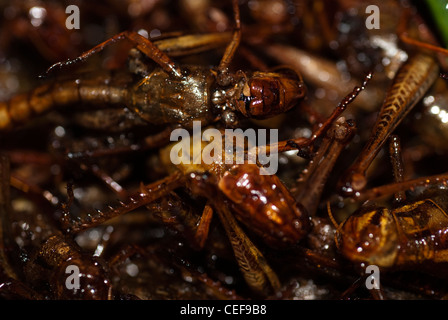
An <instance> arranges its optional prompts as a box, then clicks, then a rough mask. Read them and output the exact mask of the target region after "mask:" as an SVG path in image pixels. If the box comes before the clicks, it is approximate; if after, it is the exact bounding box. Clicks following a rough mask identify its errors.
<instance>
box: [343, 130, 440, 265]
mask: <svg viewBox="0 0 448 320" xmlns="http://www.w3.org/2000/svg"><path fill="white" fill-rule="evenodd" d="M390 149H391V150H392V151H393V153H392V155H393V157H392V163H393V165H394V167H395V168H394V173H395V176H396V178H395V180H396V183H395V184H394V185H391V186H389V187H387V190H390V191H393V192H395V193H396V195H395V202H396V205H395V206H394V207H393V208H391V209H389V208H385V207H377V206H372V205H365V206H363V207H361V208H360V209H359V210H357V211H356V212H355V213H354V214H353V215H351V216H350V217H349V218H347V220H345V221H344V222H343V223H342V224H341V225H340V226H339V227H338V230H337V236H336V242H337V245H338V248H339V250H340V252H341V254H342V255H344V256H345V257H346V258H348V259H349V260H351V261H353V262H355V263H364V264H367V265H377V266H378V267H380V268H385V269H393V268H395V269H397V268H408V269H409V268H416V269H420V270H425V267H427V266H428V265H433V264H434V263H435V264H437V263H445V262H447V260H446V250H447V243H448V242H447V241H448V239H447V228H448V215H447V210H448V207H447V205H446V204H447V197H446V190H445V188H446V187H444V186H443V184H442V186H440V187H438V188H437V187H436V188H433V189H431V188H429V189H428V190H427V191H426V192H425V193H423V194H422V196H420V197H419V198H420V199H417V200H414V201H408V202H406V201H404V199H403V195H402V192H403V191H404V190H406V189H405V188H404V187H406V186H407V187H408V188H409V187H415V186H417V185H418V184H423V183H425V184H426V185H431V184H432V183H435V182H437V179H436V177H431V178H428V177H425V178H420V179H416V180H414V181H408V183H407V184H404V183H403V182H401V181H400V180H402V169H400V166H401V165H400V161H397V159H399V156H398V155H397V153H398V152H399V150H400V147H399V140H398V139H397V137H393V139H392V140H391V148H390ZM394 154H395V155H394ZM438 179H439V180H440V181H439V182H443V181H446V175H440V176H439V177H438ZM378 189H381V187H379V188H378Z"/></svg>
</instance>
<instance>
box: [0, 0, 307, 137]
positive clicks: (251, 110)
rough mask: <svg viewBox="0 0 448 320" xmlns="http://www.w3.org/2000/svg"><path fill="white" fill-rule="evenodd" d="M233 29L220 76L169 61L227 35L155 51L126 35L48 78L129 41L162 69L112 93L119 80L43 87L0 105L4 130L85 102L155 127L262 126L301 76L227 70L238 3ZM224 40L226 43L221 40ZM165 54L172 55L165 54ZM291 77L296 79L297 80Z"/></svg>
mask: <svg viewBox="0 0 448 320" xmlns="http://www.w3.org/2000/svg"><path fill="white" fill-rule="evenodd" d="M233 9H234V13H235V22H236V27H235V31H234V32H233V35H232V36H231V41H230V43H229V44H228V46H227V48H226V50H225V53H224V55H223V57H222V59H221V62H220V64H219V66H218V67H217V70H213V69H210V68H208V67H204V66H179V65H178V64H177V63H175V62H173V61H172V60H171V58H170V57H169V55H176V54H177V55H179V54H180V55H182V54H185V53H191V52H198V51H201V50H202V51H203V50H206V49H210V48H215V47H218V46H220V45H222V43H223V41H224V40H226V39H228V37H229V34H228V33H225V34H222V35H221V34H210V35H204V36H195V37H191V36H184V37H181V38H178V39H176V41H174V42H173V39H167V40H166V41H165V42H164V41H163V40H160V42H159V43H158V44H157V43H153V42H152V41H151V40H148V39H146V38H145V37H143V36H141V35H139V34H138V33H136V32H128V31H125V32H122V33H119V34H117V35H116V36H114V37H112V38H111V39H109V40H107V41H105V42H103V43H101V44H99V45H97V46H96V47H94V48H93V49H91V50H89V51H87V52H85V53H84V54H82V55H81V56H80V57H78V58H76V59H73V60H69V61H66V62H62V63H57V64H55V65H53V66H52V67H51V68H50V69H49V71H51V70H53V69H55V68H59V67H62V66H66V65H70V64H73V63H75V62H77V61H84V60H85V59H87V58H88V57H89V56H91V55H92V54H94V53H96V52H99V51H101V50H103V49H104V48H105V47H106V46H107V45H109V44H112V43H114V42H116V41H119V40H122V39H127V40H129V41H131V42H132V43H133V44H134V45H135V46H136V49H138V50H139V51H140V52H141V53H143V54H144V55H145V56H146V57H148V58H149V59H151V60H152V61H154V62H155V63H156V64H157V65H158V66H159V68H153V69H152V70H149V69H150V68H148V67H147V66H146V67H144V68H143V69H146V70H144V71H143V74H144V76H143V77H140V79H138V80H137V81H135V82H131V83H127V84H125V85H124V86H123V84H121V86H120V85H115V84H114V83H116V80H115V79H114V77H112V76H111V77H106V78H103V79H101V80H95V79H86V78H83V77H78V78H75V79H69V80H64V81H57V82H56V81H55V82H52V83H47V84H44V85H42V86H39V87H37V88H35V89H34V90H32V91H31V92H29V93H27V94H22V95H17V96H15V97H13V98H12V99H11V100H9V101H7V102H2V103H0V130H1V131H4V130H9V129H12V128H14V127H16V126H17V125H19V124H22V123H25V122H27V121H28V120H29V119H30V118H31V117H32V116H33V115H40V114H42V113H44V112H47V111H49V110H52V109H53V108H54V107H56V106H66V105H70V104H73V103H79V102H85V103H92V104H107V105H115V106H117V105H118V106H123V105H124V106H127V108H128V109H130V110H132V111H134V112H135V113H136V114H138V115H139V116H140V117H141V119H143V120H145V121H146V122H148V123H152V124H182V125H184V126H186V127H189V126H191V123H192V121H194V120H198V121H201V122H202V124H203V125H206V124H209V123H211V122H213V121H215V120H217V119H219V118H221V119H223V120H224V122H225V123H227V124H228V125H233V126H235V124H236V117H235V116H234V114H233V112H236V111H237V112H239V113H241V114H242V115H244V116H245V117H250V118H265V117H270V116H273V115H276V114H279V113H283V112H285V111H287V110H289V109H291V108H292V107H294V106H295V105H297V103H298V102H299V100H300V99H301V98H302V97H303V96H304V95H305V86H304V84H303V82H302V80H301V78H300V76H298V75H296V74H294V75H292V74H291V73H290V74H288V73H279V72H254V73H246V72H243V71H238V72H236V73H231V72H230V71H229V69H228V67H229V65H230V62H231V60H232V58H233V56H234V54H235V52H236V49H237V48H238V45H239V43H240V39H241V29H240V18H239V8H238V4H237V1H233ZM223 39H224V40H223ZM166 52H168V54H167V53H166ZM293 73H294V72H293Z"/></svg>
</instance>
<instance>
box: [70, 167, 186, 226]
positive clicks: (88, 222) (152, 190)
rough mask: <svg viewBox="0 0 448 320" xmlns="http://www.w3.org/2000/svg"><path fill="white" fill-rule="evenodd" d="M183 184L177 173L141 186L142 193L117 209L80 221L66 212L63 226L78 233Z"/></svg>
mask: <svg viewBox="0 0 448 320" xmlns="http://www.w3.org/2000/svg"><path fill="white" fill-rule="evenodd" d="M182 182H183V179H182V175H181V173H180V172H178V171H176V172H174V173H173V174H171V175H169V176H168V177H166V178H164V179H161V180H158V181H156V182H153V183H151V184H148V185H143V186H141V188H140V189H141V192H139V193H137V194H134V195H131V196H130V197H129V198H128V199H127V200H126V201H120V202H119V206H118V207H116V208H114V207H111V206H108V208H107V209H106V210H104V211H101V210H97V212H96V213H94V214H87V216H86V217H82V218H78V219H73V218H71V217H70V215H69V212H68V211H67V210H65V212H64V215H63V218H62V225H63V227H64V229H66V230H67V231H68V232H71V233H78V232H80V231H82V230H85V229H87V228H91V227H95V226H98V225H100V224H102V223H104V222H106V221H108V220H110V219H112V218H114V217H117V216H120V215H122V214H125V213H127V212H130V211H132V210H134V209H137V208H139V207H141V206H144V205H146V204H148V203H150V202H152V201H154V200H156V199H159V198H161V197H163V196H165V195H167V194H168V193H169V192H171V191H172V190H174V189H176V188H178V187H180V186H181V185H182Z"/></svg>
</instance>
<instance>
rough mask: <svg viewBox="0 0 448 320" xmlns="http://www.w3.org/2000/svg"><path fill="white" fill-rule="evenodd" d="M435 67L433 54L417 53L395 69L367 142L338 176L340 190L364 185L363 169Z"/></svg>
mask: <svg viewBox="0 0 448 320" xmlns="http://www.w3.org/2000/svg"><path fill="white" fill-rule="evenodd" d="M438 70H439V68H438V66H437V64H436V61H435V60H434V58H433V57H431V56H429V55H426V54H417V55H415V56H413V57H412V58H411V59H410V60H409V61H408V62H407V63H406V64H404V65H403V66H402V68H401V69H400V70H399V71H398V73H397V75H396V76H395V79H394V82H393V84H392V85H391V87H390V89H389V91H388V93H387V96H386V98H385V100H384V103H383V105H382V107H381V111H380V113H379V115H378V118H377V120H376V123H375V126H374V128H373V130H372V133H371V136H370V138H369V140H368V142H367V144H366V145H365V147H364V149H363V150H362V151H361V153H360V154H359V156H358V158H357V159H356V161H355V162H354V163H353V164H352V165H351V167H350V168H349V169H348V170H347V173H346V174H345V175H344V177H342V179H341V182H340V188H341V192H342V193H344V194H345V195H353V194H355V193H356V192H359V191H360V190H363V189H364V188H365V186H366V183H367V179H366V177H365V175H366V171H367V169H368V168H369V166H370V164H371V163H372V161H373V159H374V158H375V157H376V155H377V154H378V152H379V151H380V149H381V147H382V146H383V144H384V143H385V141H386V140H387V138H388V137H389V135H390V134H391V133H392V132H393V131H394V130H395V128H396V127H397V126H398V124H399V123H400V122H401V121H402V119H403V118H404V117H405V116H406V115H407V114H408V113H409V111H410V110H411V109H412V108H413V107H414V106H415V105H416V104H417V102H418V101H419V100H420V99H421V98H422V97H423V95H424V94H425V92H426V91H427V90H428V89H429V87H430V86H431V85H432V84H433V83H434V81H435V80H436V79H437V77H438V74H439V71H438Z"/></svg>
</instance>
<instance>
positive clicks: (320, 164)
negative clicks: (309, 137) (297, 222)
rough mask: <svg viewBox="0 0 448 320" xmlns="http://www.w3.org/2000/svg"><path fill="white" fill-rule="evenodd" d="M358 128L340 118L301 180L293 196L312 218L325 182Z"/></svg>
mask: <svg viewBox="0 0 448 320" xmlns="http://www.w3.org/2000/svg"><path fill="white" fill-rule="evenodd" d="M355 131H356V128H355V127H354V124H352V123H349V122H347V121H345V119H344V118H339V119H338V120H337V121H336V122H335V123H334V124H333V127H332V128H330V130H329V131H328V133H327V136H326V137H325V138H324V140H323V141H322V143H321V145H320V147H319V149H318V150H317V152H316V155H315V156H314V158H313V159H312V160H311V161H310V163H309V165H308V168H307V170H305V171H304V172H305V173H304V174H303V176H302V177H301V179H300V180H299V183H300V186H299V188H298V190H296V191H295V192H294V191H293V194H294V195H295V199H296V201H297V202H298V203H301V204H302V205H303V206H304V207H305V209H306V210H307V212H308V213H309V215H310V216H314V214H315V212H316V210H317V206H318V204H319V203H320V197H321V195H322V191H323V188H324V186H325V181H327V178H328V176H329V174H330V172H331V171H332V169H333V167H334V165H335V163H336V160H337V159H338V158H339V155H340V154H341V152H342V150H344V148H345V146H346V145H347V144H348V143H349V141H350V140H351V138H353V136H354V133H355Z"/></svg>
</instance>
